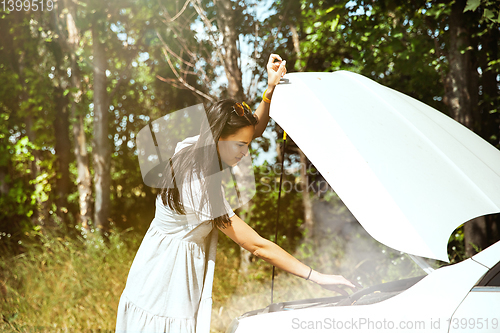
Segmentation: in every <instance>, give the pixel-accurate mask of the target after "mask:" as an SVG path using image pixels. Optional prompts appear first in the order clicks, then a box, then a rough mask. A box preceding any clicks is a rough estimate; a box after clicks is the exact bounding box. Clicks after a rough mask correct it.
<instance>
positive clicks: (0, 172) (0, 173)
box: [0, 165, 10, 196]
mask: <svg viewBox="0 0 500 333" xmlns="http://www.w3.org/2000/svg"><path fill="white" fill-rule="evenodd" d="M8 175H9V168H8V166H7V165H2V166H0V195H2V196H4V195H8V194H9V190H10V186H9V183H8V182H7V181H6V179H5V178H7V176H8Z"/></svg>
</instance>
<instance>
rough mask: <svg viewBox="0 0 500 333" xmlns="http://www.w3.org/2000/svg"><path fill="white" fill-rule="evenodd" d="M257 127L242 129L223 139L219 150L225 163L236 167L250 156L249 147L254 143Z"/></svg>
mask: <svg viewBox="0 0 500 333" xmlns="http://www.w3.org/2000/svg"><path fill="white" fill-rule="evenodd" d="M254 132H255V126H253V125H249V126H246V127H242V128H241V129H240V130H238V132H236V133H234V134H232V135H229V136H227V137H221V138H220V139H219V144H218V146H217V149H218V151H219V155H220V158H221V159H222V161H224V163H226V164H227V165H230V166H235V165H236V164H237V163H238V162H239V161H241V159H242V158H243V156H246V155H248V146H249V145H250V141H252V138H253V135H254Z"/></svg>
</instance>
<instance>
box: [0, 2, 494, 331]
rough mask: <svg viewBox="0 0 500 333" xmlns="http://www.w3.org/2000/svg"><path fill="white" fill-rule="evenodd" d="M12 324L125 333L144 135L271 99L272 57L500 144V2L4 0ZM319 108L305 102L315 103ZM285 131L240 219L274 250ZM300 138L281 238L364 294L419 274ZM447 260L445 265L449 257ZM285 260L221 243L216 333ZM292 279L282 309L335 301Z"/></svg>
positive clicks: (258, 152) (460, 246) (2, 288)
mask: <svg viewBox="0 0 500 333" xmlns="http://www.w3.org/2000/svg"><path fill="white" fill-rule="evenodd" d="M0 6H2V7H1V8H0V31H1V33H0V82H1V85H0V256H1V257H2V259H1V260H0V297H1V298H2V300H1V303H0V312H1V315H2V322H1V323H0V329H1V330H3V331H13V332H32V331H47V332H53V331H60V330H64V329H66V330H67V329H70V330H71V331H74V332H78V331H86V332H87V331H89V330H91V331H92V330H112V329H113V327H114V324H115V317H116V308H117V305H118V300H119V297H120V294H121V291H122V290H123V288H124V284H125V281H126V276H127V273H128V269H129V268H130V264H131V262H132V260H133V258H134V255H135V253H136V251H137V248H138V246H139V244H140V241H141V240H142V237H143V235H144V233H145V232H146V230H147V228H148V227H149V224H150V222H151V220H152V219H153V217H154V201H155V196H156V193H157V190H156V189H153V188H150V187H147V186H145V185H144V183H143V179H142V176H141V172H140V169H139V163H138V158H137V151H136V149H137V147H136V141H135V137H136V135H137V133H138V131H139V130H140V129H142V128H143V127H145V126H147V125H148V124H149V123H150V122H151V121H154V120H155V119H158V118H159V117H161V116H164V115H165V114H168V113H170V112H174V111H177V110H180V109H182V108H185V107H187V106H191V105H194V104H198V103H204V105H205V108H208V107H209V106H210V105H211V104H212V103H213V102H214V101H216V100H218V99H221V98H228V97H230V98H235V99H236V100H239V101H243V100H244V101H246V102H247V103H248V104H250V105H251V106H252V107H254V108H255V107H256V106H257V105H258V103H259V102H260V99H261V97H260V96H262V92H263V89H264V87H265V82H266V72H265V64H266V62H267V59H268V57H269V55H270V54H271V53H277V54H279V55H280V56H281V57H282V58H283V59H286V60H287V67H288V72H298V71H299V72H300V71H321V72H331V71H336V70H349V71H353V72H356V73H360V74H363V75H365V76H367V77H369V78H371V79H373V80H375V81H377V82H379V83H381V84H384V85H386V86H389V87H391V88H393V89H396V90H398V91H401V92H403V93H405V94H408V95H410V96H412V97H414V98H416V99H418V100H420V101H422V102H424V103H426V104H428V105H431V106H432V107H434V108H436V109H438V110H440V111H441V112H443V113H445V114H447V115H449V116H450V117H452V118H454V119H455V120H457V121H459V122H461V123H462V124H464V125H465V126H467V127H468V128H470V129H471V130H473V131H474V132H476V133H477V134H479V135H480V136H481V137H483V138H484V139H485V140H487V141H488V142H490V143H491V144H492V145H494V146H496V147H497V148H499V147H500V141H499V140H500V107H499V105H500V94H499V91H500V85H499V83H500V58H499V56H500V53H499V44H500V12H499V8H500V3H499V2H498V1H494V0H469V1H465V0H455V1H448V0H427V1H424V0H416V1H399V0H397V1H388V0H383V1H356V0H350V1H346V0H336V1H328V0H325V1H309V0H288V1H275V2H272V1H267V2H265V1H255V0H246V1H243V0H241V1H231V0H212V1H207V0H186V1H184V0H158V1H152V0H120V1H118V0H112V1H96V0H82V1H78V0H58V1H49V0H38V1H37V0H31V1H30V0H26V1H19V0H18V1H13V0H11V1H8V0H6V1H2V2H0ZM304 98H307V96H304ZM304 112H307V110H304ZM281 134H282V131H281V129H280V128H279V127H278V126H277V125H276V124H275V123H274V122H273V121H271V122H270V124H269V126H268V129H267V130H266V132H265V135H264V137H262V138H260V139H258V140H256V141H255V142H254V143H252V156H253V159H254V161H255V162H256V163H255V165H254V172H255V177H256V180H257V194H256V196H255V198H254V200H252V201H251V202H250V203H249V204H247V205H245V206H244V207H242V208H240V209H238V210H237V211H236V213H237V214H239V215H240V216H241V217H242V218H243V219H244V220H245V221H246V222H247V223H249V224H250V225H251V226H252V227H253V228H255V229H256V230H257V231H258V232H259V233H260V234H261V235H262V236H264V237H266V238H269V239H271V240H275V239H274V238H275V236H274V230H275V229H274V228H275V223H276V208H277V197H278V191H277V189H278V186H277V185H278V181H279V177H280V173H281V171H280V168H279V167H278V166H279V163H280V157H279V156H281V155H280V154H278V153H279V152H280V149H281V147H282V144H281V141H280V140H279V139H278V138H280V137H281ZM291 141H292V142H291V143H290V144H288V146H287V149H286V155H285V156H286V157H285V161H284V162H285V169H286V172H285V173H284V180H285V184H288V185H289V187H287V188H285V189H284V193H283V196H282V198H281V216H282V217H281V221H280V223H281V225H282V227H281V228H280V233H279V236H278V239H277V241H278V243H279V244H280V245H281V246H282V247H284V248H285V249H287V250H288V251H290V252H291V253H294V254H295V255H296V256H297V257H299V258H300V259H301V260H303V261H304V262H306V263H308V264H310V265H312V266H313V267H315V268H316V269H320V270H322V271H325V272H331V273H335V272H341V273H342V274H344V275H345V276H346V277H348V278H352V279H356V280H357V281H358V282H359V283H361V284H362V285H364V286H368V285H372V284H375V283H381V282H386V281H389V280H391V279H396V278H402V277H407V276H411V275H412V274H418V268H417V267H415V265H413V264H412V263H410V261H409V260H408V258H407V257H406V255H405V254H403V253H400V252H398V251H394V250H392V249H389V248H387V247H385V246H383V245H382V244H379V243H377V242H376V241H374V240H373V239H371V238H370V237H369V235H367V234H366V232H364V230H363V229H362V228H361V227H360V226H359V224H358V223H357V222H356V220H355V219H354V217H353V216H352V215H350V213H349V212H348V210H347V209H346V207H345V206H343V204H342V202H341V200H340V199H339V198H338V197H337V196H336V194H335V192H334V191H333V190H332V189H331V188H330V187H329V186H328V184H327V183H326V182H325V181H324V179H323V178H322V177H321V175H320V174H319V173H318V172H317V171H316V170H315V169H314V166H313V165H312V164H311V163H310V162H309V161H308V160H307V157H306V156H305V155H304V154H303V153H302V152H301V151H300V149H299V148H298V147H297V146H296V145H294V144H293V138H291ZM499 227H500V218H499V215H498V214H497V215H489V216H485V217H480V218H477V219H474V220H473V221H470V222H468V223H466V224H465V225H462V226H460V227H459V228H457V229H456V230H455V232H454V233H453V234H452V235H451V237H450V242H449V246H448V253H449V256H450V261H451V262H452V263H454V262H458V261H461V260H463V259H465V258H467V257H470V256H471V255H473V254H474V253H476V252H477V251H478V250H480V249H483V248H485V247H487V246H488V245H490V244H492V243H494V242H495V241H497V240H498V239H500V231H499V229H500V228H499ZM435 264H436V265H439V264H440V263H435ZM270 272H271V267H270V265H267V264H265V263H264V262H262V261H260V260H256V258H254V257H253V256H252V255H251V254H250V253H248V252H246V251H244V250H242V249H240V248H239V247H238V246H237V245H235V244H234V243H232V242H231V241H230V240H228V239H227V238H226V237H224V235H222V234H221V235H220V237H219V249H218V254H217V265H216V280H215V285H214V295H213V296H214V307H213V315H212V330H213V331H214V332H220V331H224V329H225V327H227V325H228V324H229V322H230V321H231V319H232V318H233V317H235V316H238V315H240V314H242V313H243V312H245V311H248V310H252V309H255V308H258V307H264V306H266V305H268V303H269V286H270V274H271V273H270ZM320 289H321V288H319V287H317V286H314V285H312V284H311V283H308V282H306V281H302V280H300V279H297V278H295V277H290V276H288V275H286V274H281V272H278V278H277V281H276V290H275V300H276V301H283V300H289V299H293V298H305V297H319V296H328V295H330V294H329V293H327V292H326V291H323V290H320Z"/></svg>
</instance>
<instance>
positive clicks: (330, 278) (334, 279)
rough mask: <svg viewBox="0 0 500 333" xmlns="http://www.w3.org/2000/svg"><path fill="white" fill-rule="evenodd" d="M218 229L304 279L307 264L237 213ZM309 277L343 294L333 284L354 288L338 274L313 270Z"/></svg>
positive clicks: (249, 249)
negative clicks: (226, 224)
mask: <svg viewBox="0 0 500 333" xmlns="http://www.w3.org/2000/svg"><path fill="white" fill-rule="evenodd" d="M220 230H221V231H222V232H223V233H224V234H226V235H227V236H228V237H229V238H231V239H232V240H233V241H235V242H236V243H237V244H238V245H240V246H241V247H243V248H244V249H246V250H248V251H250V252H251V253H252V254H254V255H255V256H257V257H259V258H261V259H264V260H265V261H267V262H269V263H270V264H272V265H274V266H276V267H278V268H279V269H282V270H284V271H286V272H288V273H291V274H293V275H296V276H298V277H302V278H304V279H305V278H307V276H308V275H309V272H310V270H311V269H310V268H309V266H307V265H305V264H303V263H301V262H300V261H299V260H297V259H295V258H294V257H293V256H292V255H290V254H289V253H288V252H286V251H285V250H283V249H282V248H281V247H279V246H278V245H276V244H275V243H273V242H271V241H269V240H267V239H265V238H262V237H261V236H260V235H259V234H258V233H257V232H256V231H255V230H253V229H252V228H251V227H250V226H249V225H248V224H246V223H245V222H244V221H243V220H242V219H240V218H239V217H238V215H234V216H233V217H232V218H231V226H228V227H226V228H220ZM309 279H310V280H311V281H313V282H315V283H317V284H319V285H321V286H322V287H324V288H327V289H330V290H335V291H338V292H340V293H343V294H346V293H345V291H343V290H342V289H340V288H338V287H336V286H335V285H346V286H348V287H351V288H355V287H354V285H353V284H352V283H351V282H349V281H348V280H347V279H345V278H344V277H342V276H340V275H325V274H321V273H319V272H316V271H314V270H313V271H312V272H311V276H310V277H309Z"/></svg>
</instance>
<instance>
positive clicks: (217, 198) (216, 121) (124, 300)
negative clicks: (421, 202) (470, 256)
mask: <svg viewBox="0 0 500 333" xmlns="http://www.w3.org/2000/svg"><path fill="white" fill-rule="evenodd" d="M285 65H286V62H285V61H282V59H281V58H280V57H279V56H278V55H275V54H272V55H271V56H270V57H269V61H268V64H267V72H268V88H267V91H266V93H265V96H264V101H262V102H261V103H260V105H259V107H258V108H257V111H256V112H255V114H252V112H251V110H250V109H249V108H248V107H247V106H246V104H244V103H237V102H236V101H233V100H222V101H219V102H217V103H215V104H214V105H213V106H212V107H211V108H210V109H209V110H208V111H207V118H208V125H206V126H205V127H203V126H202V128H201V131H200V135H198V136H195V137H191V138H187V139H186V140H184V141H183V142H181V143H179V144H178V145H177V148H176V151H175V154H174V157H173V158H172V164H171V165H170V166H169V169H170V170H167V171H168V172H170V171H175V172H174V178H173V181H172V179H171V180H170V181H169V182H168V184H167V182H166V183H164V185H165V186H164V187H163V188H162V190H161V192H160V194H159V195H158V197H157V200H156V214H155V218H154V219H153V221H152V223H151V226H150V228H149V230H148V231H147V233H146V235H145V237H144V239H143V241H142V244H141V246H140V248H139V250H138V252H137V255H136V257H135V259H134V262H133V264H132V267H131V268H130V272H129V275H128V279H127V284H126V287H125V290H124V291H123V293H122V296H121V298H120V303H119V306H118V315H117V323H116V332H117V333H118V332H119V333H125V332H127V333H132V332H133V333H139V332H141V333H146V332H147V333H160V332H174V333H184V332H185V333H194V332H197V333H208V332H209V329H210V315H211V306H212V299H211V293H212V282H213V274H214V263H215V251H216V245H217V234H218V233H217V229H220V230H221V231H222V232H223V233H224V234H226V235H227V236H228V237H230V238H231V239H232V240H233V241H235V242H236V243H238V245H240V246H241V247H243V248H245V249H247V250H248V251H250V252H251V253H253V254H254V255H256V256H257V257H260V258H262V259H264V260H266V261H267V262H269V263H271V264H273V265H274V266H276V267H278V268H280V269H282V270H284V271H287V272H289V273H292V274H294V275H296V276H299V277H302V278H304V279H308V280H311V281H313V282H315V283H317V284H319V285H321V286H322V287H325V288H327V289H331V290H337V291H341V290H340V289H339V288H338V287H337V285H345V286H348V287H351V288H354V285H353V284H352V283H351V282H349V281H348V280H346V279H345V278H344V277H342V276H340V275H325V274H321V273H319V272H316V271H314V270H312V269H311V268H310V267H308V266H306V265H305V264H303V263H301V262H300V261H298V260H297V259H295V258H294V257H293V256H291V255H290V254H288V253H287V252H285V251H284V250H283V249H282V248H281V247H279V246H278V245H276V244H274V243H273V242H270V241H269V240H266V239H264V238H262V237H261V236H259V235H258V234H257V233H256V232H255V231H254V230H253V229H252V228H251V227H250V226H248V225H247V224H246V223H245V222H244V221H243V220H241V219H240V218H239V217H238V216H237V215H235V214H234V212H233V211H232V209H231V206H230V205H229V203H228V202H227V201H226V199H225V197H224V194H223V189H222V188H221V178H220V177H219V176H218V171H220V170H223V169H226V168H227V167H232V166H235V165H236V164H238V162H239V161H241V159H242V158H243V157H244V156H246V155H248V146H249V145H250V142H251V141H252V139H253V138H256V137H258V136H260V135H261V134H262V132H263V131H264V130H265V128H266V125H267V122H268V120H269V103H270V100H271V98H272V95H273V91H274V88H275V87H276V85H277V84H278V83H279V81H280V78H281V77H282V76H283V75H284V74H285V73H286V67H285ZM214 142H215V143H217V144H216V145H215V144H214ZM167 171H166V172H167ZM205 175H208V176H206V177H205ZM187 185H189V186H187ZM214 226H215V227H216V228H214Z"/></svg>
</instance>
